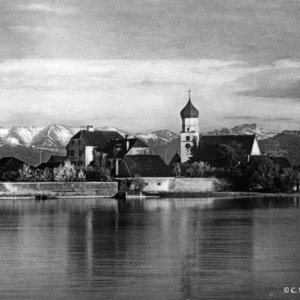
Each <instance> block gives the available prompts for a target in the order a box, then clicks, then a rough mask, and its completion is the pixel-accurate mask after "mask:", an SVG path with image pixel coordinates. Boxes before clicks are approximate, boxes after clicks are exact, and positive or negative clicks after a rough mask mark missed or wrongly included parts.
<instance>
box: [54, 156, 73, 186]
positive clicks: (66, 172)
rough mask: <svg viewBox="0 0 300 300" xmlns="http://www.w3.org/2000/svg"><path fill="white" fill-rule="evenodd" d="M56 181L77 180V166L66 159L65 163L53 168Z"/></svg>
mask: <svg viewBox="0 0 300 300" xmlns="http://www.w3.org/2000/svg"><path fill="white" fill-rule="evenodd" d="M53 173H54V180H55V181H74V180H76V168H75V166H74V165H73V164H72V163H71V162H70V161H69V160H66V161H65V162H64V164H63V165H60V166H59V167H58V168H55V169H54V170H53Z"/></svg>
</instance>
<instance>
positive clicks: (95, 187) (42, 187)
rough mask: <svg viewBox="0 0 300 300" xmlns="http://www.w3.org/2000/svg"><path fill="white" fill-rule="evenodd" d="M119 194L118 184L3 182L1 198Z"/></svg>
mask: <svg viewBox="0 0 300 300" xmlns="http://www.w3.org/2000/svg"><path fill="white" fill-rule="evenodd" d="M117 193H118V183H117V182H1V183H0V196H34V195H36V194H47V195H52V196H103V197H113V196H115V195H116V194H117Z"/></svg>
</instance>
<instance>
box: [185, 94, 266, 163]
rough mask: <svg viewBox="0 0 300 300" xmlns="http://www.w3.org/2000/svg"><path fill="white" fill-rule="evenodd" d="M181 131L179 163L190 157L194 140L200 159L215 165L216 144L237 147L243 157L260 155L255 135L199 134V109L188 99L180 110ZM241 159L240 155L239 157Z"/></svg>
mask: <svg viewBox="0 0 300 300" xmlns="http://www.w3.org/2000/svg"><path fill="white" fill-rule="evenodd" d="M180 116H181V119H182V131H181V133H180V158H181V163H185V162H187V161H188V160H189V158H190V157H191V148H192V146H193V144H194V142H196V144H197V145H198V146H199V147H200V150H201V161H206V162H208V163H210V164H212V165H216V164H217V161H218V153H217V145H227V146H232V147H237V148H238V150H239V151H238V152H239V154H240V155H241V156H243V157H248V158H249V156H252V155H261V151H260V149H259V145H258V142H257V139H256V137H255V135H220V136H207V135H200V134H199V124H198V118H199V111H198V110H197V109H196V108H195V106H194V105H193V104H192V102H191V97H190V92H189V100H188V103H187V104H186V106H185V107H184V108H183V109H182V110H181V112H180ZM241 159H242V157H241Z"/></svg>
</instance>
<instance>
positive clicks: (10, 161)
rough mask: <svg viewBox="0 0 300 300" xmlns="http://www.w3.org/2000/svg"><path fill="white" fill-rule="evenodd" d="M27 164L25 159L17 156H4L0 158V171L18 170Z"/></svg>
mask: <svg viewBox="0 0 300 300" xmlns="http://www.w3.org/2000/svg"><path fill="white" fill-rule="evenodd" d="M24 164H25V162H24V161H22V160H19V159H17V158H15V157H3V158H1V159H0V171H1V172H3V173H4V172H11V171H14V172H17V171H18V170H19V169H20V168H22V167H23V165H24Z"/></svg>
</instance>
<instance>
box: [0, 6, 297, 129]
mask: <svg viewBox="0 0 300 300" xmlns="http://www.w3.org/2000/svg"><path fill="white" fill-rule="evenodd" d="M299 28H300V0H257V1H256V0H118V1H117V0H48V1H43V0H36V1H33V0H0V104H1V110H0V112H1V113H0V120H1V122H0V126H10V125H45V124H50V123H61V124H65V125H85V124H94V125H95V126H105V125H112V126H117V127H120V128H123V129H125V130H129V131H131V132H141V131H151V130H155V129H164V128H166V129H170V130H173V131H179V130H180V124H181V120H180V116H179V113H180V110H181V108H182V107H183V106H184V105H185V104H186V101H187V91H188V90H189V89H191V90H192V93H191V95H192V101H193V103H194V105H195V106H196V107H197V108H198V109H199V111H200V129H201V130H204V131H206V130H208V129H215V128H219V127H222V126H230V125H238V124H242V123H252V122H255V123H257V124H259V125H260V126H262V127H265V128H267V129H272V130H282V129H300V122H299V117H300V30H299Z"/></svg>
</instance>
